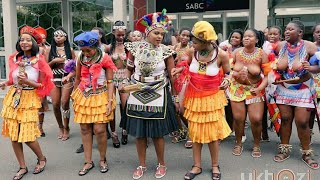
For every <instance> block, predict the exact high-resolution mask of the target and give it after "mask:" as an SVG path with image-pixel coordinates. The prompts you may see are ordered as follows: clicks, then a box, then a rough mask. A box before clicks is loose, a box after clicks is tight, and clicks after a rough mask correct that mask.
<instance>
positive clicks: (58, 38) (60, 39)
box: [54, 34, 66, 44]
mask: <svg viewBox="0 0 320 180" xmlns="http://www.w3.org/2000/svg"><path fill="white" fill-rule="evenodd" d="M54 40H55V41H56V43H57V44H63V43H64V42H65V41H66V37H65V36H64V35H62V34H56V35H54Z"/></svg>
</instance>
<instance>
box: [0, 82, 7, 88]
mask: <svg viewBox="0 0 320 180" xmlns="http://www.w3.org/2000/svg"><path fill="white" fill-rule="evenodd" d="M6 87H7V82H1V83H0V88H1V89H2V90H4V89H5V88H6Z"/></svg>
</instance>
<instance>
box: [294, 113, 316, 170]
mask: <svg viewBox="0 0 320 180" xmlns="http://www.w3.org/2000/svg"><path fill="white" fill-rule="evenodd" d="M294 114H295V116H294V117H295V118H294V119H295V122H296V126H297V130H298V137H299V139H300V142H301V146H302V159H303V160H304V161H305V162H306V163H307V165H308V166H309V167H310V166H311V168H315V169H318V168H319V164H318V163H317V162H316V161H315V160H314V159H312V158H311V155H312V150H311V149H310V128H309V118H310V111H308V110H307V108H302V107H295V111H294Z"/></svg>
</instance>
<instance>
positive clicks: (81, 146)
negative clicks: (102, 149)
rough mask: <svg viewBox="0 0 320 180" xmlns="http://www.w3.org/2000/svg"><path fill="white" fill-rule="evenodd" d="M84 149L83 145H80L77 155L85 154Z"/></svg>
mask: <svg viewBox="0 0 320 180" xmlns="http://www.w3.org/2000/svg"><path fill="white" fill-rule="evenodd" d="M83 152H84V149H83V144H81V145H80V147H79V148H78V149H77V150H76V153H83Z"/></svg>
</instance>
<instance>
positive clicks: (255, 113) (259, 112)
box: [248, 102, 264, 157]
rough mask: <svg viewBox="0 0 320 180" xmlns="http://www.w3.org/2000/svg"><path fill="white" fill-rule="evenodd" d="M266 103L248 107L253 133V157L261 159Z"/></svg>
mask: <svg viewBox="0 0 320 180" xmlns="http://www.w3.org/2000/svg"><path fill="white" fill-rule="evenodd" d="M263 110H264V102H258V103H253V104H249V105H248V114H249V119H250V122H251V132H252V135H253V151H252V154H251V155H252V156H253V157H260V156H261V150H260V141H261V132H262V118H263Z"/></svg>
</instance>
